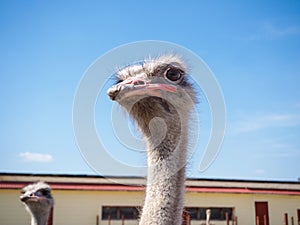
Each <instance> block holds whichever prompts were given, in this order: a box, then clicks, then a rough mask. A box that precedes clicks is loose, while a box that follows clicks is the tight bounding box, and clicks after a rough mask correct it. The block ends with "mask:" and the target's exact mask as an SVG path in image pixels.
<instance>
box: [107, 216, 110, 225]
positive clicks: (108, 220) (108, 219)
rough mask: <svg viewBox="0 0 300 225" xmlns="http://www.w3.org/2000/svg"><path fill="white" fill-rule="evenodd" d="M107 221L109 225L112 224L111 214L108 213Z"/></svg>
mask: <svg viewBox="0 0 300 225" xmlns="http://www.w3.org/2000/svg"><path fill="white" fill-rule="evenodd" d="M107 222H108V225H110V215H108V217H107Z"/></svg>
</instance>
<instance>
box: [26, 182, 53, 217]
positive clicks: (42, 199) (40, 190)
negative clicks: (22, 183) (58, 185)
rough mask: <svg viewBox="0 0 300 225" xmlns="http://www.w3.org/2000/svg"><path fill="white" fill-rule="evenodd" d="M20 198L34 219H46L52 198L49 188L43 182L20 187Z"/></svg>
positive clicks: (51, 204)
mask: <svg viewBox="0 0 300 225" xmlns="http://www.w3.org/2000/svg"><path fill="white" fill-rule="evenodd" d="M21 193H22V194H21V196H20V200H21V201H22V202H23V203H24V205H25V208H26V210H27V211H28V212H29V213H30V214H31V216H32V217H33V219H34V220H36V221H40V220H41V218H42V219H43V220H47V219H48V216H49V213H50V210H51V207H52V206H53V205H54V200H53V197H52V195H51V188H50V186H49V185H48V184H46V183H44V182H37V183H34V184H30V185H27V186H26V187H24V188H23V189H22V192H21Z"/></svg>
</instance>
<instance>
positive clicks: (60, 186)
mask: <svg viewBox="0 0 300 225" xmlns="http://www.w3.org/2000/svg"><path fill="white" fill-rule="evenodd" d="M27 184H28V183H26V182H0V189H22V188H23V187H24V186H26V185H27ZM49 184H50V185H51V187H52V189H53V190H83V191H84V190H86V191H145V187H144V186H126V185H109V184H108V185H107V184H70V183H51V182H49ZM186 192H195V193H230V194H274V195H299V196H300V190H281V189H252V188H225V187H217V188H216V187H186Z"/></svg>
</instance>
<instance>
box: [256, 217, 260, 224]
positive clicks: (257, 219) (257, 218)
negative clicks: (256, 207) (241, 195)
mask: <svg viewBox="0 0 300 225" xmlns="http://www.w3.org/2000/svg"><path fill="white" fill-rule="evenodd" d="M256 225H259V217H258V216H256Z"/></svg>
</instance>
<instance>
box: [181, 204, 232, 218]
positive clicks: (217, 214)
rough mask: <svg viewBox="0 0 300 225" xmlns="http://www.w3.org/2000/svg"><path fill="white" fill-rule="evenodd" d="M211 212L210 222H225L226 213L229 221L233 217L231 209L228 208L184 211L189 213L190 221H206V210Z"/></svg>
mask: <svg viewBox="0 0 300 225" xmlns="http://www.w3.org/2000/svg"><path fill="white" fill-rule="evenodd" d="M207 209H210V210H211V215H210V219H211V220H226V213H228V217H229V219H231V218H232V216H233V208H229V207H225V208H224V207H222V208H221V207H218V208H217V207H207V208H203V207H188V208H186V209H185V210H186V211H187V212H188V213H189V215H190V219H191V220H206V210H207Z"/></svg>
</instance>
